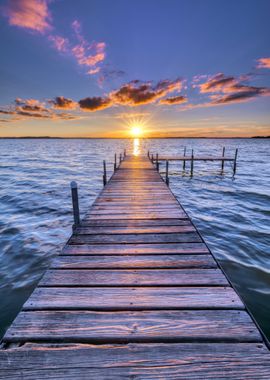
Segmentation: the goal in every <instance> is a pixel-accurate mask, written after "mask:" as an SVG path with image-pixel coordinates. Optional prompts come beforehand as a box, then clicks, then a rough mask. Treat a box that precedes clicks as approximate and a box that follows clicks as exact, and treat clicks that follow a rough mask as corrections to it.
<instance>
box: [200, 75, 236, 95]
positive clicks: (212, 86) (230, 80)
mask: <svg viewBox="0 0 270 380" xmlns="http://www.w3.org/2000/svg"><path fill="white" fill-rule="evenodd" d="M236 83H237V81H236V80H235V78H234V77H232V76H225V75H224V74H222V73H219V74H216V75H214V76H212V77H210V78H209V79H208V80H207V81H206V82H204V83H202V84H199V85H198V87H199V88H200V92H201V93H209V92H217V91H223V90H224V89H225V88H226V87H228V86H232V85H235V84H236Z"/></svg>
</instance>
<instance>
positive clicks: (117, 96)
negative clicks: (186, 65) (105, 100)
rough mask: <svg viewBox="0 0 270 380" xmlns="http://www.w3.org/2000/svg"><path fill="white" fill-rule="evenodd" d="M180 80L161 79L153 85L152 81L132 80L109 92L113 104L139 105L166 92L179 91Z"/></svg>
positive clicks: (151, 101)
mask: <svg viewBox="0 0 270 380" xmlns="http://www.w3.org/2000/svg"><path fill="white" fill-rule="evenodd" d="M181 87H182V82H181V80H180V79H176V80H174V81H170V80H168V79H166V80H162V81H160V82H158V83H157V84H156V85H154V84H153V83H152V82H141V81H139V80H134V81H132V82H129V83H127V84H124V85H123V86H121V87H120V88H119V89H118V90H116V91H113V92H112V93H111V94H110V98H111V99H112V101H113V102H114V103H115V104H120V105H127V106H139V105H143V104H150V103H154V102H156V101H157V100H158V99H160V98H162V97H163V96H166V95H167V94H169V93H171V92H174V91H177V92H178V91H180V90H181Z"/></svg>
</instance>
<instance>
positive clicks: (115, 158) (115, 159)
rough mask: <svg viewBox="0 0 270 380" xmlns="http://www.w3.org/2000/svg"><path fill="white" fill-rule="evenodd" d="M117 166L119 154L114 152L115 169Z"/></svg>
mask: <svg viewBox="0 0 270 380" xmlns="http://www.w3.org/2000/svg"><path fill="white" fill-rule="evenodd" d="M116 168H117V155H116V153H114V165H113V170H114V171H116Z"/></svg>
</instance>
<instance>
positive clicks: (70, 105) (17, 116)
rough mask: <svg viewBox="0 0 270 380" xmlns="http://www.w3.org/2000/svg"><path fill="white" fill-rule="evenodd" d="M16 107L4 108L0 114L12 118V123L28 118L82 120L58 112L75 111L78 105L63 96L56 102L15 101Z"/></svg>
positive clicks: (77, 116) (0, 110)
mask: <svg viewBox="0 0 270 380" xmlns="http://www.w3.org/2000/svg"><path fill="white" fill-rule="evenodd" d="M14 103H15V105H11V106H9V107H3V108H2V109H0V114H2V115H6V116H7V117H10V118H11V121H15V120H22V119H26V118H35V119H52V120H74V119H80V118H81V116H80V115H77V114H75V115H74V114H71V113H65V112H58V111H57V110H60V109H74V108H75V107H77V105H78V104H77V103H76V102H73V101H72V100H71V99H67V98H64V97H62V96H59V97H56V98H55V99H54V100H49V101H47V102H40V101H39V100H36V99H21V98H16V99H15V102H14Z"/></svg>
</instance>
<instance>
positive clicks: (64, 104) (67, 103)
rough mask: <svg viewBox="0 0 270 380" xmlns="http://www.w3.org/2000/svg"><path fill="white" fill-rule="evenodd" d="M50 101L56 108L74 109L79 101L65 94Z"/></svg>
mask: <svg viewBox="0 0 270 380" xmlns="http://www.w3.org/2000/svg"><path fill="white" fill-rule="evenodd" d="M49 103H50V104H52V105H53V108H55V109H66V110H73V109H75V108H77V106H78V103H77V102H74V101H73V100H72V99H68V98H65V97H64V96H57V97H56V98H54V99H53V100H49Z"/></svg>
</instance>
